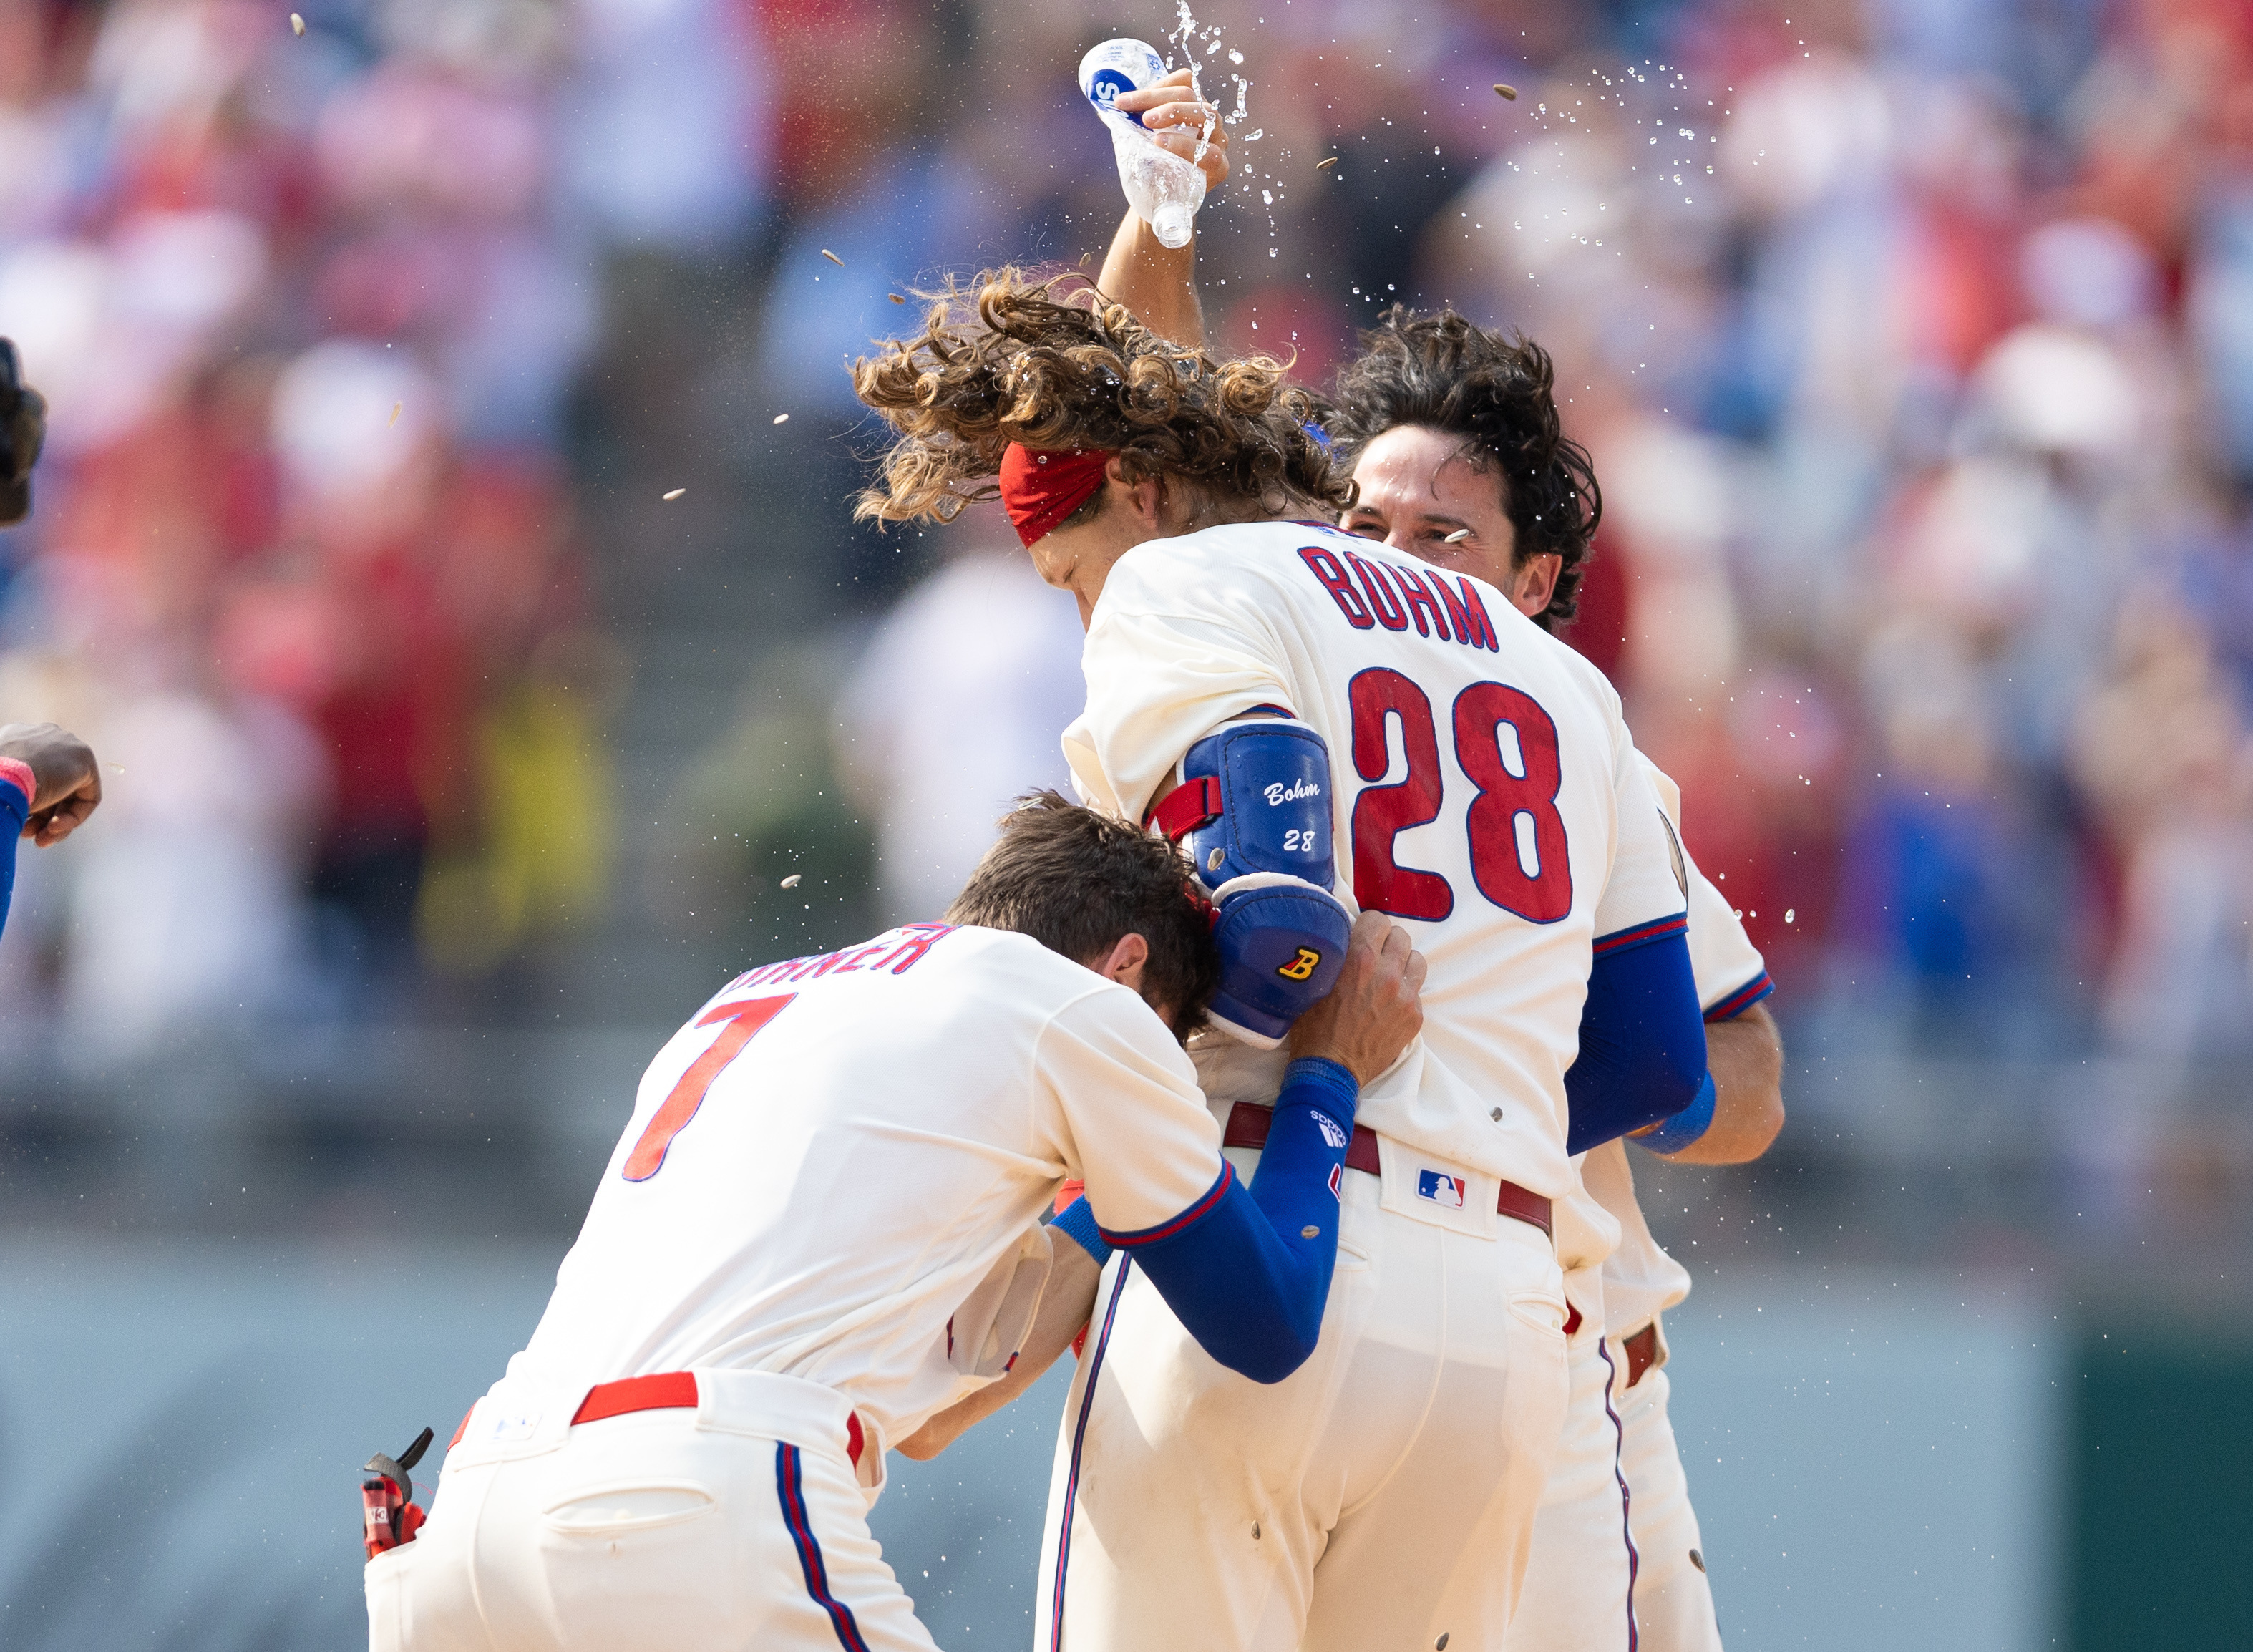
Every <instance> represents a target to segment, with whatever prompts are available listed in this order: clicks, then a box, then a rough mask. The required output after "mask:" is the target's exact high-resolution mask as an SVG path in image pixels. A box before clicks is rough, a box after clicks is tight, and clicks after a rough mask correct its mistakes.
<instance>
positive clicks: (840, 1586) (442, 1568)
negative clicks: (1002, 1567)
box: [366, 1371, 933, 1652]
mask: <svg viewBox="0 0 2253 1652" xmlns="http://www.w3.org/2000/svg"><path fill="white" fill-rule="evenodd" d="M697 1386H698V1389H699V1391H700V1393H699V1397H698V1403H697V1405H696V1408H695V1409H694V1411H689V1410H679V1411H650V1412H632V1413H630V1414H628V1415H625V1416H622V1417H612V1418H605V1419H604V1420H603V1421H601V1422H597V1423H588V1424H582V1425H580V1426H578V1427H575V1428H574V1427H571V1426H569V1425H568V1418H570V1415H571V1412H572V1411H573V1410H574V1409H575V1407H576V1405H577V1404H578V1400H579V1396H577V1395H575V1394H569V1393H565V1394H557V1395H554V1396H551V1397H549V1398H550V1400H551V1402H552V1403H550V1404H549V1405H546V1406H545V1407H543V1408H541V1411H540V1412H539V1416H538V1420H537V1422H536V1423H535V1424H534V1425H533V1426H532V1427H531V1428H530V1429H529V1430H528V1431H527V1432H525V1433H524V1434H523V1435H522V1436H521V1437H520V1438H515V1439H506V1440H496V1439H484V1440H482V1441H480V1442H478V1443H471V1442H470V1441H467V1440H465V1441H464V1443H463V1444H462V1445H460V1446H457V1447H456V1448H455V1449H454V1450H453V1451H452V1452H451V1453H449V1454H448V1457H447V1461H446V1473H445V1478H444V1481H443V1493H444V1495H443V1496H442V1497H441V1498H440V1499H439V1501H438V1503H437V1506H436V1509H434V1510H433V1512H432V1514H431V1517H430V1520H429V1523H428V1524H427V1525H425V1526H424V1527H423V1528H422V1535H421V1536H420V1537H417V1538H416V1539H415V1541H414V1542H413V1543H409V1544H401V1546H400V1547H398V1548H396V1549H394V1550H391V1551H388V1552H387V1553H384V1554H380V1555H378V1556H377V1557H376V1558H374V1559H373V1560H371V1561H369V1562H368V1563H367V1578H366V1585H367V1606H368V1646H369V1649H370V1652H703V1649H708V1648H712V1649H716V1648H722V1647H724V1648H729V1649H733V1652H750V1649H753V1648H757V1649H762V1652H764V1649H767V1648H783V1649H803V1652H814V1649H820V1652H837V1649H839V1648H843V1649H845V1652H863V1649H866V1652H933V1645H932V1642H931V1635H929V1633H928V1632H927V1631H926V1630H925V1629H924V1627H923V1625H922V1624H921V1623H920V1622H919V1621H917V1618H916V1615H915V1607H914V1604H913V1602H911V1601H910V1600H909V1599H908V1597H907V1594H906V1593H905V1592H904V1591H903V1590H902V1589H901V1587H900V1586H899V1583H898V1580H897V1579H896V1578H895V1577H894V1576H893V1574H892V1571H891V1568H890V1567H889V1566H888V1565H885V1564H884V1560H883V1556H882V1551H880V1550H879V1548H878V1547H877V1544H876V1541H875V1537H873V1536H871V1535H870V1533H869V1531H868V1520H867V1514H868V1495H867V1492H866V1490H865V1489H864V1488H863V1487H862V1486H861V1484H860V1483H859V1481H858V1479H857V1478H856V1476H855V1474H854V1466H853V1463H852V1461H851V1460H850V1459H849V1458H848V1457H847V1454H846V1450H845V1438H846V1436H845V1424H846V1418H847V1415H848V1413H849V1411H850V1407H849V1405H847V1401H846V1400H845V1398H844V1397H843V1396H842V1395H841V1394H838V1393H837V1392H835V1391H834V1390H830V1389H826V1388H822V1387H820V1386H819V1385H817V1384H813V1383H804V1382H800V1381H799V1380H798V1379H797V1378H796V1377H774V1376H770V1375H768V1374H767V1373H765V1372H760V1371H700V1372H698V1373H697ZM517 1392H518V1396H519V1398H525V1397H527V1395H528V1394H529V1393H530V1391H527V1390H524V1389H521V1388H520V1389H519V1390H518V1391H517ZM478 1405H479V1409H480V1410H484V1409H485V1408H486V1406H487V1405H488V1402H487V1401H485V1400H481V1401H479V1402H478ZM863 1460H864V1462H865V1461H866V1460H867V1459H866V1458H864V1459H863Z"/></svg>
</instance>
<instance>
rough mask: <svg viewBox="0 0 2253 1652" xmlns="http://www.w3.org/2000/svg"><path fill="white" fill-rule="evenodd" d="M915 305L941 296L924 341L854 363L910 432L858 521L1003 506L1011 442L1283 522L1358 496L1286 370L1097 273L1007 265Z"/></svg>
mask: <svg viewBox="0 0 2253 1652" xmlns="http://www.w3.org/2000/svg"><path fill="white" fill-rule="evenodd" d="M917 296H919V297H924V298H927V299H930V300H931V309H930V311H929V313H928V314H927V315H926V316H925V317H924V328H923V331H922V333H921V334H920V335H919V336H917V337H916V338H910V339H898V338H892V339H887V340H885V341H884V342H883V344H882V348H881V352H880V353H879V354H878V355H876V356H875V357H874V358H869V357H863V358H861V359H860V360H858V361H855V362H854V364H853V387H854V390H855V391H856V392H857V393H858V394H859V395H860V398H861V401H864V402H866V403H867V404H868V406H869V407H871V408H875V410H876V411H877V412H878V413H879V414H881V415H883V418H884V421H885V422H886V423H888V424H889V425H890V426H891V427H892V428H893V429H895V430H896V431H898V432H899V436H900V439H899V440H898V441H897V442H896V443H894V444H893V446H892V450H891V451H890V452H889V453H888V454H887V455H886V456H885V457H884V461H883V473H882V481H881V483H878V484H871V485H869V486H868V487H866V488H864V489H862V490H861V498H860V503H859V504H858V505H856V506H855V507H854V516H855V517H856V518H858V519H864V520H865V519H868V518H871V517H873V518H875V519H878V520H880V521H887V522H907V521H916V520H932V521H939V522H951V521H952V520H953V519H954V518H955V517H956V516H957V515H959V514H960V512H962V510H963V509H964V508H965V507H966V506H967V505H973V504H975V503H977V502H979V501H980V500H984V499H991V498H996V497H998V495H999V493H1000V489H999V487H998V486H996V485H995V484H994V480H993V478H994V476H995V475H996V474H997V473H998V472H999V471H1000V470H1001V455H1002V453H1003V452H1004V450H1007V449H1008V445H1009V443H1012V442H1021V443H1023V444H1024V445H1025V446H1027V447H1029V448H1035V449H1048V450H1057V449H1078V450H1087V449H1095V448H1102V449H1109V450H1115V451H1116V452H1117V453H1118V455H1119V457H1120V465H1121V468H1122V469H1123V470H1124V471H1125V472H1126V477H1127V479H1128V480H1129V481H1138V482H1139V481H1142V480H1145V479H1147V478H1150V477H1163V478H1165V479H1166V480H1167V481H1168V482H1169V483H1175V484H1183V485H1185V486H1186V487H1187V488H1189V490H1190V491H1193V492H1195V493H1196V494H1199V495H1202V496H1203V498H1205V499H1207V500H1222V499H1234V500H1238V501H1242V500H1253V501H1257V502H1259V504H1260V505H1262V506H1263V507H1264V508H1266V509H1267V510H1268V511H1269V512H1270V513H1272V514H1281V513H1283V512H1286V511H1320V512H1338V511H1342V510H1344V509H1346V508H1347V507H1348V506H1349V505H1351V504H1352V502H1353V498H1354V489H1353V484H1352V483H1351V482H1350V480H1348V479H1347V478H1346V477H1344V475H1343V473H1342V472H1340V471H1337V470H1336V468H1334V466H1333V465H1332V464H1331V460H1330V455H1329V449H1328V448H1327V447H1326V446H1325V445H1324V443H1322V440H1321V439H1320V438H1319V436H1318V435H1317V434H1316V424H1315V422H1316V421H1317V420H1318V419H1319V418H1320V417H1321V415H1322V413H1323V411H1324V408H1323V405H1322V401H1320V400H1319V399H1318V398H1317V397H1315V396H1313V395H1311V394H1308V392H1306V391H1304V390H1301V389H1299V388H1296V387H1292V386H1289V385H1287V384H1286V383H1285V382H1284V375H1285V373H1287V371H1288V364H1287V363H1281V362H1277V361H1273V360H1270V359H1268V358H1266V357H1265V356H1250V357H1246V358H1244V359H1240V360H1236V361H1219V360H1216V359H1214V358H1213V357H1211V356H1210V355H1208V354H1207V353H1206V352H1203V350H1197V349H1190V348H1185V347H1183V346H1182V345H1175V344H1171V343H1169V342H1168V341H1167V340H1166V339H1163V338H1160V337H1159V336H1158V335H1157V334H1155V333H1154V332H1152V331H1150V330H1149V329H1148V328H1147V327H1145V326H1143V325H1142V324H1141V323H1140V322H1139V321H1136V320H1135V319H1134V317H1133V316H1131V315H1130V314H1128V313H1127V311H1126V306H1124V305H1123V304H1117V303H1113V302H1111V300H1109V299H1108V298H1106V297H1105V296H1103V294H1102V293H1100V292H1099V291H1098V290H1097V289H1095V287H1094V286H1093V285H1092V284H1091V283H1089V282H1087V281H1086V280H1085V277H1083V276H1075V275H1059V276H1050V277H1048V278H1046V279H1042V280H1035V279H1033V278H1032V277H1030V276H1029V275H1026V274H1025V273H1024V272H1023V271H1022V270H1019V269H1016V268H1001V269H994V270H987V271H986V272H984V273H982V274H980V275H979V276H977V278H976V279H975V280H974V281H973V282H971V283H970V284H969V285H968V286H959V285H957V284H956V283H955V282H953V281H952V280H950V281H949V282H948V283H947V285H946V287H945V289H943V290H941V291H937V292H929V293H921V294H918V295H917ZM1097 497H1098V498H1101V496H1100V495H1098V496H1097ZM1082 508H1083V509H1085V508H1087V507H1085V506H1084V507H1082ZM1073 519H1074V520H1075V521H1077V520H1079V519H1080V518H1078V516H1077V515H1075V517H1074V518H1073Z"/></svg>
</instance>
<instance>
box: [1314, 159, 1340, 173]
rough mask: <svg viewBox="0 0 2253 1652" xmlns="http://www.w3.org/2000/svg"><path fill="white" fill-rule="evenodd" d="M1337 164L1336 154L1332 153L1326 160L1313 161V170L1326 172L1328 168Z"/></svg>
mask: <svg viewBox="0 0 2253 1652" xmlns="http://www.w3.org/2000/svg"><path fill="white" fill-rule="evenodd" d="M1336 164H1338V157H1336V156H1335V155H1333V156H1331V157H1329V159H1328V160H1326V161H1317V162H1315V171H1317V172H1327V171H1329V170H1330V168H1332V167H1333V166H1336Z"/></svg>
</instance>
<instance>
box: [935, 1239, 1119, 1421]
mask: <svg viewBox="0 0 2253 1652" xmlns="http://www.w3.org/2000/svg"><path fill="white" fill-rule="evenodd" d="M1049 1246H1050V1262H1049V1279H1048V1283H1047V1285H1045V1286H1043V1287H1042V1290H1041V1306H1040V1309H1039V1311H1038V1312H1037V1313H1036V1314H1034V1315H1033V1322H1032V1325H1031V1327H1030V1328H1029V1329H1028V1330H1027V1331H1026V1333H1025V1342H1024V1346H1023V1347H1022V1348H1021V1349H1018V1350H1017V1363H1015V1365H1012V1366H1011V1367H1010V1368H1009V1374H1008V1376H1007V1377H1003V1378H1001V1381H1000V1382H998V1383H988V1384H987V1385H986V1386H985V1387H983V1388H981V1389H980V1390H979V1391H977V1392H976V1393H974V1394H973V1395H971V1396H970V1397H969V1398H966V1399H961V1400H958V1401H956V1402H955V1403H954V1404H953V1405H950V1406H948V1407H947V1408H946V1409H945V1411H943V1412H938V1414H937V1415H936V1416H934V1417H932V1418H930V1419H929V1420H928V1421H926V1422H925V1423H924V1425H923V1426H922V1427H921V1428H918V1429H917V1430H916V1432H914V1433H912V1434H910V1435H909V1436H908V1437H907V1438H906V1439H903V1440H902V1441H900V1443H899V1446H898V1450H899V1453H900V1455H902V1456H903V1457H910V1458H913V1459H914V1460H916V1461H917V1462H922V1461H924V1460H926V1459H928V1458H932V1457H936V1456H938V1453H941V1452H943V1451H945V1449H946V1448H947V1447H948V1446H952V1444H953V1443H954V1442H955V1441H956V1440H957V1439H960V1438H961V1437H962V1435H963V1433H964V1432H966V1430H968V1429H970V1428H972V1427H973V1426H974V1425H977V1424H979V1423H981V1422H983V1421H985V1420H986V1418H988V1417H991V1416H992V1415H993V1414H994V1412H997V1411H1000V1410H1001V1408H1002V1407H1003V1406H1004V1405H1008V1403H1009V1402H1010V1401H1011V1400H1013V1399H1015V1398H1017V1396H1018V1395H1020V1394H1022V1393H1023V1392H1024V1391H1026V1390H1027V1389H1029V1388H1030V1387H1031V1386H1032V1385H1033V1384H1035V1383H1037V1382H1038V1381H1040V1379H1041V1378H1042V1377H1043V1376H1044V1375H1045V1374H1046V1373H1047V1371H1048V1369H1049V1367H1050V1366H1051V1365H1053V1364H1055V1363H1056V1362H1057V1356H1058V1355H1060V1354H1062V1353H1063V1352H1064V1349H1068V1348H1070V1347H1071V1339H1072V1338H1073V1337H1075V1336H1078V1335H1079V1333H1080V1328H1081V1327H1083V1326H1085V1324H1086V1323H1087V1318H1088V1315H1089V1314H1092V1313H1093V1312H1094V1311H1095V1287H1096V1286H1097V1285H1098V1284H1099V1283H1100V1282H1101V1280H1102V1278H1103V1270H1102V1269H1101V1268H1100V1267H1099V1266H1098V1265H1096V1263H1095V1259H1094V1258H1092V1257H1091V1256H1089V1255H1088V1254H1087V1252H1086V1251H1083V1250H1081V1249H1080V1248H1079V1246H1078V1245H1077V1244H1072V1243H1071V1241H1070V1240H1067V1239H1059V1238H1057V1236H1056V1235H1055V1234H1054V1233H1051V1234H1050V1236H1049Z"/></svg>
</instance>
